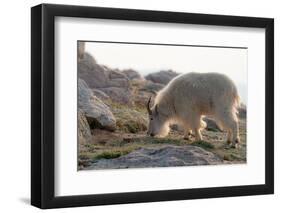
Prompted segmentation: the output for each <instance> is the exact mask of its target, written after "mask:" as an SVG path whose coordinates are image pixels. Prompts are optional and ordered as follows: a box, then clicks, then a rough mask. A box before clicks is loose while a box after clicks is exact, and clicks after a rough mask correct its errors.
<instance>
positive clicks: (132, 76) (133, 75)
mask: <svg viewBox="0 0 281 213" xmlns="http://www.w3.org/2000/svg"><path fill="white" fill-rule="evenodd" d="M122 72H123V73H124V74H125V75H126V76H127V78H128V79H130V80H144V78H143V77H142V76H141V75H140V74H139V73H138V72H137V71H135V70H133V69H127V70H123V71H122Z"/></svg>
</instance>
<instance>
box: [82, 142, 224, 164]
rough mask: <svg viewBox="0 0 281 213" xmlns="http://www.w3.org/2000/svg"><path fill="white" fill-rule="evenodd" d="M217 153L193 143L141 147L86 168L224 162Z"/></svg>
mask: <svg viewBox="0 0 281 213" xmlns="http://www.w3.org/2000/svg"><path fill="white" fill-rule="evenodd" d="M222 162H223V161H222V160H221V159H220V158H219V157H218V156H216V155H215V154H213V153H211V152H208V151H205V150H204V149H202V148H200V147H196V146H192V145H184V146H173V145H164V146H161V147H149V148H141V149H138V150H136V151H133V152H131V153H129V154H127V155H123V156H121V157H118V158H114V159H100V160H97V161H96V162H94V163H92V165H91V166H89V167H87V168H85V169H121V168H146V167H172V166H195V165H216V164H222Z"/></svg>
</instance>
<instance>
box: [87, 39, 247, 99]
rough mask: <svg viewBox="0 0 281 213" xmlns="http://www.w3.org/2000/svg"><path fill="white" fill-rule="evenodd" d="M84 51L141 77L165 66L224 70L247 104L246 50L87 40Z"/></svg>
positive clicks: (101, 61) (98, 60)
mask: <svg viewBox="0 0 281 213" xmlns="http://www.w3.org/2000/svg"><path fill="white" fill-rule="evenodd" d="M86 51H87V52H89V53H90V54H92V55H93V56H94V57H95V59H96V60H97V62H98V63H99V64H103V65H106V66H109V67H111V68H119V69H128V68H132V69H135V70H137V71H138V72H139V73H140V74H141V75H143V76H145V75H147V74H148V73H152V72H157V71H160V70H167V69H172V70H174V71H176V72H178V73H187V72H201V73H206V72H219V73H224V74H226V75H227V76H229V77H230V78H231V79H232V80H233V81H234V82H235V83H236V85H237V87H238V90H239V95H240V96H241V99H242V101H243V102H244V103H247V49H237V48H214V47H192V46H166V45H144V44H123V43H122V44H120V43H98V42H87V43H86Z"/></svg>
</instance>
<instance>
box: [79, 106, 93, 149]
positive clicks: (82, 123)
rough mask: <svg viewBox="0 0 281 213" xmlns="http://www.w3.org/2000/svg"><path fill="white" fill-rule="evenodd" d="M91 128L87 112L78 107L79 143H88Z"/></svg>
mask: <svg viewBox="0 0 281 213" xmlns="http://www.w3.org/2000/svg"><path fill="white" fill-rule="evenodd" d="M91 137H92V135H91V130H90V126H89V124H88V121H87V119H86V116H85V113H84V112H83V111H82V110H81V109H78V140H79V144H85V143H88V142H89V141H90V139H91Z"/></svg>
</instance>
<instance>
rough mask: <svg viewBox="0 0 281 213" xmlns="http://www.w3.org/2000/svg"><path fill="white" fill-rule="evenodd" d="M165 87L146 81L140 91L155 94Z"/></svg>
mask: <svg viewBox="0 0 281 213" xmlns="http://www.w3.org/2000/svg"><path fill="white" fill-rule="evenodd" d="M164 86H165V85H164V84H159V83H154V82H152V81H147V82H146V83H145V84H144V85H143V87H142V88H140V90H143V91H147V92H151V93H156V92H158V91H159V90H161V89H162V88H163V87H164Z"/></svg>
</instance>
